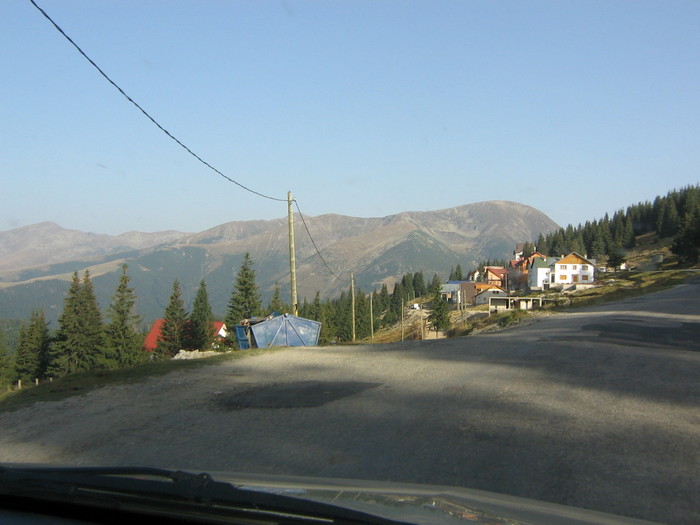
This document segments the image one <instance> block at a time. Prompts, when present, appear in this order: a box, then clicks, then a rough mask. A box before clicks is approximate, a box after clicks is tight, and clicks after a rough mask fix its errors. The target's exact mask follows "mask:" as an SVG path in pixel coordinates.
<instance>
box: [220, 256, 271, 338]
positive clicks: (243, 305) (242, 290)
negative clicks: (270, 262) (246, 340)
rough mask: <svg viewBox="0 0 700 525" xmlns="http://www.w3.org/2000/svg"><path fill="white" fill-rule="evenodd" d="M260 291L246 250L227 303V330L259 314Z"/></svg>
mask: <svg viewBox="0 0 700 525" xmlns="http://www.w3.org/2000/svg"><path fill="white" fill-rule="evenodd" d="M261 304H262V303H261V300H260V291H259V289H258V285H257V283H256V282H255V270H254V269H253V261H252V259H251V258H250V254H249V253H248V252H246V253H245V255H244V256H243V264H241V268H240V270H239V271H238V275H237V276H236V283H235V285H234V289H233V292H232V293H231V299H230V300H229V303H228V313H227V315H226V326H228V327H229V331H231V330H232V329H233V327H234V326H235V325H237V324H240V322H241V321H242V320H243V319H250V318H251V317H254V316H256V315H259V314H260V309H261Z"/></svg>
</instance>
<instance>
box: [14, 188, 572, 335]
mask: <svg viewBox="0 0 700 525" xmlns="http://www.w3.org/2000/svg"><path fill="white" fill-rule="evenodd" d="M294 221H295V244H296V268H297V287H298V297H299V300H300V301H302V300H303V298H304V297H306V298H307V299H308V300H309V301H311V300H312V299H313V297H314V295H315V293H316V291H319V292H320V294H321V297H323V298H325V297H334V296H337V295H338V294H339V293H340V292H341V291H342V290H347V289H348V288H349V282H350V272H353V273H354V275H355V281H356V286H357V287H358V288H359V289H361V290H364V291H371V290H373V289H374V288H376V287H379V286H381V285H382V284H383V283H387V284H392V283H393V282H395V281H396V279H399V278H401V276H402V275H404V274H405V273H407V272H416V271H419V270H422V271H423V272H424V274H425V276H426V279H430V278H432V276H433V274H434V273H437V274H438V275H440V276H441V277H442V278H443V279H444V278H446V277H447V275H448V273H449V271H450V269H451V268H453V267H456V265H457V264H460V265H461V267H462V268H463V269H464V270H467V269H469V268H473V267H475V266H476V265H477V264H478V263H479V262H480V261H483V260H485V259H487V258H492V259H493V258H508V257H509V255H510V254H511V253H512V251H513V248H514V247H515V244H516V243H517V242H522V241H534V240H535V239H537V237H538V236H539V234H540V233H545V234H546V233H548V232H551V231H554V230H556V229H558V228H559V226H558V225H557V224H556V223H554V222H553V221H552V220H551V219H550V218H548V217H547V216H546V215H544V214H543V213H542V212H540V211H538V210H536V209H534V208H532V207H530V206H526V205H523V204H518V203H515V202H507V201H488V202H479V203H474V204H467V205H464V206H459V207H455V208H448V209H443V210H437V211H428V212H404V213H399V214H396V215H389V216H387V217H381V218H358V217H349V216H342V215H334V214H328V215H320V216H316V217H303V218H302V217H301V216H299V215H298V214H297V215H295V217H294ZM307 231H308V233H310V235H309V234H308V233H307ZM311 238H313V242H312V240H311ZM245 252H249V253H250V255H251V258H252V259H253V261H254V264H255V270H256V275H257V281H258V284H259V286H260V289H261V291H262V293H263V299H264V300H265V301H267V299H269V297H270V296H271V294H272V290H273V289H274V286H275V283H279V284H280V288H281V290H282V292H283V298H285V299H286V298H288V297H289V241H288V225H287V219H286V218H284V219H275V220H269V221H263V220H257V221H237V222H229V223H226V224H222V225H220V226H216V227H214V228H211V229H208V230H205V231H203V232H199V233H184V232H176V231H165V232H156V233H140V232H129V233H124V234H122V235H117V236H111V235H105V234H95V233H85V232H80V231H76V230H66V229H64V228H61V227H60V226H58V225H56V224H54V223H50V222H45V223H40V224H35V225H31V226H25V227H21V228H16V229H13V230H8V231H4V232H0V318H10V319H27V318H28V317H29V315H30V313H31V310H32V309H33V308H43V309H44V311H45V313H46V317H47V319H48V320H50V321H53V322H54V323H53V326H54V327H55V321H56V319H57V317H58V315H60V312H61V310H62V308H63V298H64V294H65V292H66V291H67V289H68V285H69V281H70V278H71V276H72V273H73V272H74V271H79V272H81V273H82V271H83V270H84V269H86V268H87V269H89V271H90V274H91V275H92V280H93V284H94V286H95V292H96V295H97V298H98V301H99V303H100V304H101V305H102V307H103V309H105V308H106V306H107V305H108V304H109V303H110V300H111V296H112V295H113V293H114V289H115V287H116V285H117V281H118V278H119V272H120V266H121V265H122V264H124V263H126V264H128V268H129V269H128V273H129V276H130V277H131V285H132V287H133V288H134V289H135V291H136V294H137V296H138V302H137V310H138V312H139V313H140V314H141V315H142V316H143V317H144V319H145V321H146V322H150V321H152V320H153V319H155V318H157V317H160V316H162V313H163V310H164V309H165V306H166V304H167V302H168V299H169V296H170V293H171V290H172V283H173V281H174V280H175V279H178V280H179V281H180V283H181V286H182V289H183V298H184V300H185V303H186V304H189V303H190V302H191V301H192V299H193V297H194V293H195V291H196V288H197V286H198V284H199V282H200V280H201V279H205V280H206V283H207V289H208V292H209V298H210V301H211V304H212V308H213V310H214V312H215V314H217V315H223V314H224V312H225V309H226V304H227V302H228V299H229V297H230V294H231V290H232V288H233V282H234V279H235V275H236V272H237V271H238V269H239V267H240V265H241V262H242V260H243V254H244V253H245ZM319 252H320V254H321V256H322V258H321V257H320V256H319ZM390 290H391V288H390Z"/></svg>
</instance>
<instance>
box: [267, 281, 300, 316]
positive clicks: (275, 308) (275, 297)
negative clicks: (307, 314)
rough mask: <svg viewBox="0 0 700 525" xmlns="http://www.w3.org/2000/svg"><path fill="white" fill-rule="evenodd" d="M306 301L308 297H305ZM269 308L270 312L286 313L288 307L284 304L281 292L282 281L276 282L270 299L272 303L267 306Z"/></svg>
mask: <svg viewBox="0 0 700 525" xmlns="http://www.w3.org/2000/svg"><path fill="white" fill-rule="evenodd" d="M304 301H306V297H304ZM267 309H268V311H269V313H272V312H279V313H284V311H285V310H286V309H287V308H286V307H285V305H284V302H283V301H282V294H281V293H280V283H275V290H274V292H273V293H272V299H270V304H269V306H268V307H267Z"/></svg>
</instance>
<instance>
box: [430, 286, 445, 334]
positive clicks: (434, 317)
mask: <svg viewBox="0 0 700 525" xmlns="http://www.w3.org/2000/svg"><path fill="white" fill-rule="evenodd" d="M428 321H429V322H430V324H431V326H432V327H433V328H434V329H435V330H436V331H437V330H447V329H448V328H449V327H450V306H449V305H448V304H447V301H445V300H444V299H443V298H442V294H440V292H438V293H436V294H434V295H433V311H432V312H431V313H430V315H429V316H428Z"/></svg>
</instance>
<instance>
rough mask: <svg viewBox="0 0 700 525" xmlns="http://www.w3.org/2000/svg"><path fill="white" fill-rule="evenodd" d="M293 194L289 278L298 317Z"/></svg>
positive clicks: (289, 202)
mask: <svg viewBox="0 0 700 525" xmlns="http://www.w3.org/2000/svg"><path fill="white" fill-rule="evenodd" d="M293 201H294V199H293V198H292V192H291V191H288V192H287V213H288V216H289V220H288V223H289V278H290V281H291V283H290V284H291V288H292V315H298V310H297V262H296V255H295V249H294V209H293V208H292V202H293Z"/></svg>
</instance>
